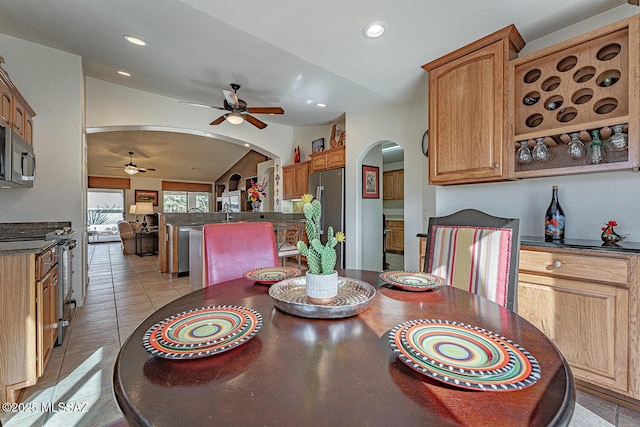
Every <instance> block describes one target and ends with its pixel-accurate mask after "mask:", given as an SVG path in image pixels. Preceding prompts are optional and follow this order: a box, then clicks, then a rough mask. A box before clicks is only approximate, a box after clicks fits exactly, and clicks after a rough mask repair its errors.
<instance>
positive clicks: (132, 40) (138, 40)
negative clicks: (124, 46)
mask: <svg viewBox="0 0 640 427" xmlns="http://www.w3.org/2000/svg"><path fill="white" fill-rule="evenodd" d="M123 37H124V39H125V40H126V41H128V42H129V43H131V44H135V45H136V46H149V42H147V41H145V40H142V39H141V38H139V37H136V36H129V35H125V36H123Z"/></svg>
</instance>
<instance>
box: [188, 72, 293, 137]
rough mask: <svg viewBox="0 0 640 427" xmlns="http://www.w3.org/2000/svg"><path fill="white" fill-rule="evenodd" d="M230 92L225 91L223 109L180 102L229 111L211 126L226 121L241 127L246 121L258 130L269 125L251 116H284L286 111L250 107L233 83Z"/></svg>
mask: <svg viewBox="0 0 640 427" xmlns="http://www.w3.org/2000/svg"><path fill="white" fill-rule="evenodd" d="M231 89H233V92H231V91H230V90H223V91H222V93H223V94H224V102H223V104H222V105H223V106H222V107H215V106H213V105H203V104H194V103H192V102H186V101H180V102H182V103H184V104H191V105H197V106H202V107H209V108H215V109H217V110H222V111H228V113H225V114H223V115H222V116H220V117H218V118H217V119H215V120H214V121H212V122H211V123H209V124H210V125H213V126H215V125H219V124H220V123H222V122H224V121H225V120H226V121H228V122H229V123H231V124H234V125H239V124H241V123H242V122H244V121H245V120H246V121H247V122H249V123H251V124H252V125H254V126H255V127H257V128H258V129H264V128H266V127H267V124H266V123H264V122H263V121H261V120H259V119H257V118H255V117H253V116H252V115H251V114H284V110H283V109H282V107H249V106H247V103H246V102H244V101H243V100H242V99H240V98H238V89H240V85H239V84H236V83H231Z"/></svg>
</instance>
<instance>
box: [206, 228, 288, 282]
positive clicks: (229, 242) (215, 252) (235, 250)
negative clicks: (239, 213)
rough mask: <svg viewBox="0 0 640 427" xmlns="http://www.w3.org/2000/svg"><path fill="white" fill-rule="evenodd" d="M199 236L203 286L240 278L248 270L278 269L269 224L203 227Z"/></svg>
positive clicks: (273, 236) (274, 245) (276, 253)
mask: <svg viewBox="0 0 640 427" xmlns="http://www.w3.org/2000/svg"><path fill="white" fill-rule="evenodd" d="M202 234H203V240H204V242H203V256H204V274H205V285H206V286H211V285H216V284H218V283H220V282H224V281H227V280H232V279H238V278H241V277H242V275H243V274H244V272H245V271H247V270H251V269H252V268H260V267H277V266H278V252H277V251H276V237H275V233H274V231H273V225H272V224H271V223H270V222H229V223H220V224H206V225H205V226H204V227H203V229H202Z"/></svg>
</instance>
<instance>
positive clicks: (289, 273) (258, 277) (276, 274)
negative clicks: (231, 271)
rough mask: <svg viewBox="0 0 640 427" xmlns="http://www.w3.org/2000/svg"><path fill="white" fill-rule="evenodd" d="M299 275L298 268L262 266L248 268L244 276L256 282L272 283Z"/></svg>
mask: <svg viewBox="0 0 640 427" xmlns="http://www.w3.org/2000/svg"><path fill="white" fill-rule="evenodd" d="M299 275H300V270H298V269H297V268H291V267H262V268H254V269H253V270H248V271H246V272H245V273H244V277H245V278H247V279H249V280H254V281H256V282H258V283H264V284H272V283H276V282H279V281H281V280H284V279H288V278H290V277H296V276H299Z"/></svg>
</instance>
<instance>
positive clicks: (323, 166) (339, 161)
mask: <svg viewBox="0 0 640 427" xmlns="http://www.w3.org/2000/svg"><path fill="white" fill-rule="evenodd" d="M344 147H345V146H344V145H340V146H338V147H335V148H330V149H328V150H324V151H320V152H319V153H313V154H309V157H311V172H317V171H323V170H327V169H337V168H343V167H344V165H345V148H344Z"/></svg>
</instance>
